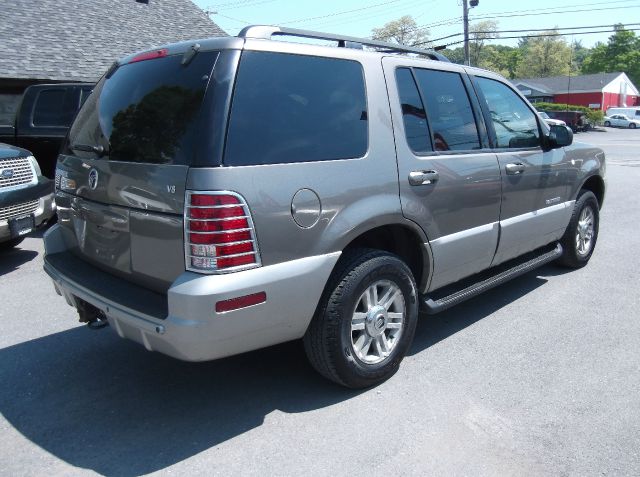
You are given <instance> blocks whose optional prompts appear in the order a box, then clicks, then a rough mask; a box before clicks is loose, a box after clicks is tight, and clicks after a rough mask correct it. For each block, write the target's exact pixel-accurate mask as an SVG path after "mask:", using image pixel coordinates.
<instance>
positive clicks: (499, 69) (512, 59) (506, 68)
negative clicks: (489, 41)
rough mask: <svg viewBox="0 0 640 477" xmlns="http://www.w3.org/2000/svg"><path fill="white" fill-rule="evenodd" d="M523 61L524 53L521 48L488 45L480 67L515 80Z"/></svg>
mask: <svg viewBox="0 0 640 477" xmlns="http://www.w3.org/2000/svg"><path fill="white" fill-rule="evenodd" d="M521 59H522V52H521V50H520V48H514V47H511V46H505V45H487V47H486V48H485V50H484V52H483V54H482V58H481V60H480V65H479V66H480V67H481V68H485V69H487V70H491V71H495V72H496V73H500V74H501V75H502V76H504V77H505V78H509V79H513V78H515V77H516V70H517V69H518V65H519V64H520V61H521Z"/></svg>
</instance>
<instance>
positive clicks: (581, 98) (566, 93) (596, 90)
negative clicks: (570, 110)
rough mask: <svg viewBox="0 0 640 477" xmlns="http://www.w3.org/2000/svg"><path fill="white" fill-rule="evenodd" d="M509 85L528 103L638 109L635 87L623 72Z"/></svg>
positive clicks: (520, 81) (553, 77)
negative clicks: (516, 89) (522, 95)
mask: <svg viewBox="0 0 640 477" xmlns="http://www.w3.org/2000/svg"><path fill="white" fill-rule="evenodd" d="M512 83H513V84H514V85H515V86H516V88H518V89H519V90H520V92H521V93H522V94H524V95H525V96H526V97H527V98H528V99H529V101H531V102H532V103H538V102H548V103H567V104H575V105H577V106H586V107H588V108H593V109H601V110H603V111H605V112H606V110H607V108H610V107H617V106H622V107H624V106H640V94H639V93H638V88H636V86H635V85H634V84H633V83H632V82H631V80H630V79H629V77H628V76H627V75H626V74H625V73H596V74H591V75H579V76H551V77H549V78H524V79H516V80H512Z"/></svg>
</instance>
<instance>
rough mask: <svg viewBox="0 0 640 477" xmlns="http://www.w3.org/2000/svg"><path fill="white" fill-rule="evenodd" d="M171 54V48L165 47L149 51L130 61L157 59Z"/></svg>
mask: <svg viewBox="0 0 640 477" xmlns="http://www.w3.org/2000/svg"><path fill="white" fill-rule="evenodd" d="M168 54H169V50H167V49H166V48H163V49H161V50H154V51H147V52H146V53H140V54H139V55H136V56H134V57H133V59H132V60H131V61H129V63H137V62H138V61H146V60H155V59H156V58H164V57H165V56H167V55H168Z"/></svg>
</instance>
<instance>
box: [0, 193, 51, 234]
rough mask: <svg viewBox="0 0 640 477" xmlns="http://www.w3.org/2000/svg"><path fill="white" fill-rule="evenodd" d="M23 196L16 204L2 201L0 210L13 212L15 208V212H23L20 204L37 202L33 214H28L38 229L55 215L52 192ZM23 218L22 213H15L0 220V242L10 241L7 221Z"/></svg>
mask: <svg viewBox="0 0 640 477" xmlns="http://www.w3.org/2000/svg"><path fill="white" fill-rule="evenodd" d="M25 192H27V194H23V196H22V197H21V198H20V199H18V201H16V202H9V201H7V200H3V201H2V202H3V204H2V207H0V209H4V210H13V209H12V207H15V206H18V207H15V210H16V211H19V210H23V209H21V208H20V207H19V206H20V205H21V204H27V203H33V202H36V201H37V206H36V208H35V210H34V211H33V212H31V211H30V212H29V214H33V216H34V219H35V226H36V228H37V227H40V226H41V225H43V224H44V223H45V222H46V221H47V220H49V219H50V218H51V217H53V215H54V214H55V213H56V203H55V200H54V194H53V192H49V193H46V194H45V195H40V194H39V193H38V191H36V192H32V193H31V194H29V193H28V191H25ZM29 210H31V209H29ZM21 216H24V213H23V212H15V213H12V214H11V215H10V216H9V217H6V218H4V217H3V218H2V219H0V242H4V241H6V240H10V239H11V231H10V230H9V220H10V219H12V218H14V217H21Z"/></svg>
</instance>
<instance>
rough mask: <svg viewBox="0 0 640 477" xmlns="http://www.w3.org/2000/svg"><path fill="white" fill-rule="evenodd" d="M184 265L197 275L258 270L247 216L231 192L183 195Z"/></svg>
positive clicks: (244, 208)
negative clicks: (184, 196)
mask: <svg viewBox="0 0 640 477" xmlns="http://www.w3.org/2000/svg"><path fill="white" fill-rule="evenodd" d="M184 235H185V264H186V267H187V270H191V271H194V272H200V273H225V272H235V271H239V270H246V269H248V268H255V267H259V266H260V254H259V251H258V243H257V241H256V235H255V229H254V227H253V221H252V220H251V212H250V211H249V207H248V206H247V203H246V202H245V200H244V199H243V198H242V197H241V196H240V195H238V194H236V193H233V192H196V191H187V195H186V200H185V216H184Z"/></svg>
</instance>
